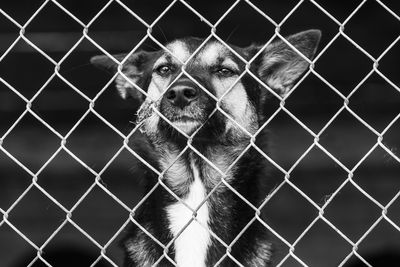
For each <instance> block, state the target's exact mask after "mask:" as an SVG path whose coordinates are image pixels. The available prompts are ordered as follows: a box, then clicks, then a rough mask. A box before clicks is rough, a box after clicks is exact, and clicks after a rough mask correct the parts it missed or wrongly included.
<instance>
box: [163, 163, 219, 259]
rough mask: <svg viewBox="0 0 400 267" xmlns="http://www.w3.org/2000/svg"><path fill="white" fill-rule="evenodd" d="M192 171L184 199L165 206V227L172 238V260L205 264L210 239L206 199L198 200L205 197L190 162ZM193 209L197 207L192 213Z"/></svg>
mask: <svg viewBox="0 0 400 267" xmlns="http://www.w3.org/2000/svg"><path fill="white" fill-rule="evenodd" d="M192 171H193V178H194V181H193V183H192V184H191V185H190V186H189V192H188V194H187V195H186V196H185V197H184V198H183V199H182V202H184V203H182V202H179V201H178V202H176V203H174V204H172V205H169V206H167V208H166V211H167V214H168V220H169V229H170V231H171V232H172V234H173V235H174V238H176V239H175V242H174V247H175V261H176V263H177V265H178V266H179V267H186V266H191V267H205V266H206V257H207V250H208V247H209V245H210V240H211V239H210V233H209V227H208V221H209V212H208V207H207V203H206V202H205V203H203V204H202V202H203V201H204V199H205V197H206V190H205V188H204V185H203V183H202V181H201V179H200V177H199V171H198V169H197V167H196V166H194V165H192ZM180 178H182V177H180ZM185 204H186V205H185ZM201 204H202V205H201ZM200 205H201V207H200V208H199V206H200ZM198 208H199V209H198ZM196 209H198V210H197V212H196V216H194V211H196ZM192 218H196V220H194V219H192Z"/></svg>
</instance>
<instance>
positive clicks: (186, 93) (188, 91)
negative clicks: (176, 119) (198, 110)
mask: <svg viewBox="0 0 400 267" xmlns="http://www.w3.org/2000/svg"><path fill="white" fill-rule="evenodd" d="M198 95H199V91H198V89H197V88H196V87H192V86H184V85H181V86H173V87H172V88H170V89H169V90H168V91H167V92H166V93H165V97H166V98H167V100H168V101H169V102H170V103H171V104H172V105H174V106H177V107H180V108H182V109H183V108H184V107H186V106H188V105H189V104H190V103H191V102H192V101H194V100H195V99H196V98H197V97H198Z"/></svg>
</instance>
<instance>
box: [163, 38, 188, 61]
mask: <svg viewBox="0 0 400 267" xmlns="http://www.w3.org/2000/svg"><path fill="white" fill-rule="evenodd" d="M166 48H167V49H168V50H169V52H170V53H171V54H172V55H173V56H174V57H175V58H177V59H178V60H179V61H181V62H185V61H186V60H187V59H188V58H189V57H190V54H191V51H190V46H189V45H188V43H187V42H185V41H184V40H176V41H173V42H171V43H169V44H167V46H166Z"/></svg>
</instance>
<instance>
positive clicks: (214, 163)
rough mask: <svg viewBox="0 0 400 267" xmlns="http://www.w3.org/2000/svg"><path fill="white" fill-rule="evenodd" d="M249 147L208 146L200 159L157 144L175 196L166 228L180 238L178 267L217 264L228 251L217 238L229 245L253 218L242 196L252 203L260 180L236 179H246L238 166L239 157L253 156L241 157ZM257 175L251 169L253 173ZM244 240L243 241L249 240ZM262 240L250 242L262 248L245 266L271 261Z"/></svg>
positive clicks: (176, 245)
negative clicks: (217, 259)
mask: <svg viewBox="0 0 400 267" xmlns="http://www.w3.org/2000/svg"><path fill="white" fill-rule="evenodd" d="M247 145H248V143H245V142H243V143H236V144H235V145H234V146H233V145H232V146H226V145H217V146H215V145H214V146H213V147H205V148H203V149H202V151H201V154H202V156H200V155H198V153H196V152H194V151H192V150H191V149H188V150H187V151H186V152H184V153H181V151H182V150H181V148H178V147H176V146H173V145H171V144H168V146H167V145H163V146H161V145H160V143H158V144H157V147H156V151H157V154H158V161H159V165H160V169H161V171H165V174H164V176H163V180H162V181H163V183H164V184H165V186H166V187H168V189H169V190H171V191H172V192H173V195H174V196H173V197H171V198H170V200H169V201H168V202H167V203H165V207H164V209H165V211H166V215H167V221H168V228H169V230H170V231H171V233H172V235H173V237H174V238H176V240H175V241H174V250H175V259H174V260H175V261H176V262H177V264H178V266H194V267H196V266H198V267H205V266H209V265H210V264H211V265H214V264H215V263H216V258H217V257H220V256H219V255H221V254H224V253H225V251H226V247H224V246H223V245H222V244H221V243H220V242H219V241H218V238H221V239H222V240H224V242H227V244H229V242H231V241H233V239H234V238H235V237H236V235H237V234H239V232H240V231H241V230H242V229H243V228H244V227H245V226H246V223H248V222H249V221H250V219H251V216H254V211H253V210H251V209H250V208H249V207H244V206H245V205H244V203H243V201H242V200H240V198H239V197H238V194H244V195H243V197H244V198H246V199H249V201H251V202H253V201H255V199H256V198H257V197H256V196H258V193H257V192H256V191H257V190H258V185H257V184H256V183H257V179H254V181H245V180H243V179H246V177H240V179H238V178H239V177H238V176H243V167H244V168H246V167H247V166H241V164H243V163H240V162H241V157H243V158H246V157H247V158H248V157H249V155H242V152H243V151H244V150H245V148H246V146H247ZM248 167H249V168H251V166H248ZM239 168H242V170H238V169H239ZM255 171H256V170H255V169H254V170H250V171H249V175H250V176H251V175H252V172H255ZM246 183H248V184H246ZM232 189H233V190H238V191H240V192H238V191H236V192H233V191H232ZM249 193H251V195H250V194H249ZM213 233H214V234H216V235H217V237H216V236H213ZM246 238H248V237H246ZM246 238H244V239H243V240H241V241H240V242H239V243H241V242H247V240H246ZM264 241H265V240H264V239H263V237H262V235H260V236H259V238H256V240H254V239H253V240H252V242H251V244H253V245H254V246H258V251H259V253H253V254H252V257H248V258H247V259H246V261H247V264H250V265H252V266H254V265H253V264H254V263H255V262H267V261H268V260H269V257H270V247H269V243H268V244H265V242H264ZM213 255H214V256H213ZM193 259H196V260H195V261H194V260H193ZM250 265H249V266H250ZM257 266H263V265H260V264H257Z"/></svg>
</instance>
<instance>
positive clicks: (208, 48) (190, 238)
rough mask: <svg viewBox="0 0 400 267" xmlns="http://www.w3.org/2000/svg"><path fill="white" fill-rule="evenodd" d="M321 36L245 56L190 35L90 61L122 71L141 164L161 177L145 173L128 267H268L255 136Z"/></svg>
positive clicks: (304, 36) (120, 83)
mask: <svg viewBox="0 0 400 267" xmlns="http://www.w3.org/2000/svg"><path fill="white" fill-rule="evenodd" d="M320 36H321V33H320V31H319V30H308V31H303V32H300V33H297V34H294V35H290V36H288V37H286V38H285V39H286V41H284V40H277V41H274V42H271V43H270V44H268V45H266V46H265V45H264V46H262V45H255V44H252V45H250V46H248V47H244V48H242V47H238V46H235V45H229V47H227V46H226V45H224V44H223V43H221V42H220V41H218V40H217V39H212V38H211V39H208V40H206V41H205V40H204V39H200V38H195V37H187V38H182V39H178V40H175V41H172V42H170V43H167V44H166V45H165V48H166V49H165V48H164V49H160V50H159V51H152V52H148V51H142V50H141V51H137V52H134V53H130V54H119V55H115V56H114V59H111V58H110V57H108V56H105V55H100V56H95V57H93V58H92V59H91V62H92V63H93V64H94V65H95V66H98V67H100V68H104V69H109V70H112V71H113V72H114V73H116V72H118V74H115V75H116V76H115V77H116V78H115V82H116V87H117V89H118V91H119V94H120V95H121V96H122V97H123V98H128V97H133V98H134V99H136V100H137V101H139V102H140V108H139V110H138V112H137V125H138V128H139V129H140V132H141V133H142V134H143V135H144V136H145V139H146V142H145V144H146V146H145V147H146V148H145V150H146V151H145V153H143V155H144V156H143V157H146V158H145V160H146V161H147V162H148V163H149V164H150V165H152V166H153V167H154V168H155V169H157V170H158V174H157V173H156V172H152V171H147V172H146V173H144V174H143V176H144V180H145V188H146V190H147V191H148V192H150V191H151V190H152V192H151V194H149V195H148V197H147V199H146V201H144V202H143V203H142V204H141V206H140V209H139V210H138V211H136V212H135V215H134V220H135V221H136V222H137V225H136V226H135V227H133V228H132V229H131V230H130V231H129V232H128V233H127V235H126V237H125V238H124V240H123V241H122V244H123V248H124V250H125V255H126V256H125V265H124V266H173V265H175V266H179V267H189V266H191V267H205V266H215V265H218V266H237V265H238V264H239V265H243V266H260V267H262V266H270V264H271V259H272V251H273V249H272V244H271V243H270V241H269V238H268V235H267V233H266V229H265V228H264V227H263V226H262V225H261V224H260V223H259V222H257V220H253V219H254V218H255V217H256V211H255V210H254V209H253V208H252V207H251V205H253V206H255V207H257V205H259V204H260V203H261V201H262V200H263V198H265V197H266V193H265V191H264V192H262V190H261V188H262V187H261V186H260V184H261V183H262V181H263V180H268V175H267V174H266V172H265V168H264V166H263V165H264V164H262V162H263V157H262V156H261V155H260V153H259V152H257V151H256V150H255V149H253V148H252V146H251V144H252V142H254V138H252V136H253V135H254V134H255V133H256V132H257V131H258V130H259V129H260V126H261V125H262V123H263V121H264V120H265V118H264V117H265V116H264V115H263V110H264V107H265V106H266V105H268V99H270V97H271V96H272V95H275V96H280V97H283V96H285V95H286V94H287V93H288V92H289V91H290V89H291V88H292V87H293V85H294V84H295V82H296V81H298V80H299V78H300V77H301V75H302V74H303V73H304V72H305V71H306V70H307V69H308V68H309V61H308V60H306V58H308V59H309V60H311V59H312V58H313V57H314V54H315V52H316V49H317V46H318V43H319V40H320ZM287 42H288V43H290V44H291V45H288V44H287ZM293 47H294V48H295V49H293ZM296 50H297V51H296ZM298 52H300V53H298ZM249 60H251V63H250V64H248V61H249ZM246 69H247V70H248V71H249V72H251V73H249V72H246V73H244V72H245V70H246ZM256 137H257V138H256V139H257V140H256V141H258V139H259V138H260V136H259V135H257V136H256ZM132 138H133V137H132ZM132 138H131V139H132ZM133 139H134V138H133ZM249 146H250V148H248V147H249ZM246 148H248V149H246ZM138 225H139V226H138Z"/></svg>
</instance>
